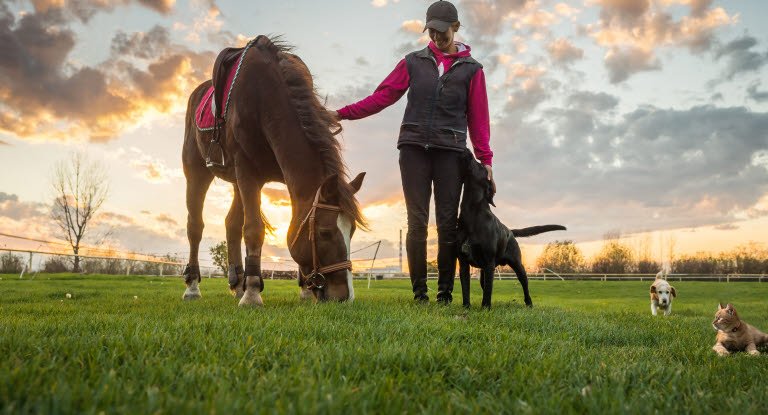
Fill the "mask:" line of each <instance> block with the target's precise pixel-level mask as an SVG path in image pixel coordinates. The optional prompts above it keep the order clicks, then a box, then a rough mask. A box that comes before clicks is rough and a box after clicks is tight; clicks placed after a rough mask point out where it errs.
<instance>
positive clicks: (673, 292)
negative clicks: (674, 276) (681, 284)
mask: <svg viewBox="0 0 768 415" xmlns="http://www.w3.org/2000/svg"><path fill="white" fill-rule="evenodd" d="M669 289H670V290H672V297H675V298H677V290H675V287H673V286H671V285H670V286H669Z"/></svg>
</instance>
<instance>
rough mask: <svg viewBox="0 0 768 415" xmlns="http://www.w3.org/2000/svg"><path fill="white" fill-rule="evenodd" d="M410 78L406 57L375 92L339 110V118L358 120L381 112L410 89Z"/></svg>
mask: <svg viewBox="0 0 768 415" xmlns="http://www.w3.org/2000/svg"><path fill="white" fill-rule="evenodd" d="M409 80H410V79H409V77H408V68H407V67H406V66H405V59H403V60H401V61H400V62H399V63H398V64H397V66H396V67H395V69H394V70H393V71H392V73H390V74H389V76H387V77H386V79H384V81H383V82H382V83H381V85H379V87H378V88H376V91H374V92H373V94H371V95H369V96H368V97H365V98H363V99H361V100H360V101H358V102H356V103H354V104H350V105H347V106H346V107H344V108H342V109H340V110H338V111H337V112H338V118H339V119H342V120H358V119H360V118H365V117H368V116H370V115H373V114H376V113H378V112H380V111H381V110H383V109H384V108H387V107H388V106H390V105H392V104H394V103H395V102H397V101H398V100H399V99H400V98H401V97H402V96H403V94H405V91H407V90H408V84H409Z"/></svg>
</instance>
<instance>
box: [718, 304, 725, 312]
mask: <svg viewBox="0 0 768 415" xmlns="http://www.w3.org/2000/svg"><path fill="white" fill-rule="evenodd" d="M724 308H725V306H724V305H723V303H720V308H718V309H717V310H718V311H720V310H722V309H724Z"/></svg>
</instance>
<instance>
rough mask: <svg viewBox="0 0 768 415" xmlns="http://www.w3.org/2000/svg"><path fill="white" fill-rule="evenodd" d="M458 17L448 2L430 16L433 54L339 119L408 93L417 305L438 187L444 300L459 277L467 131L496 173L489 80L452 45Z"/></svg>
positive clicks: (408, 196)
mask: <svg viewBox="0 0 768 415" xmlns="http://www.w3.org/2000/svg"><path fill="white" fill-rule="evenodd" d="M460 26H461V23H460V22H459V16H458V12H457V11H456V7H454V6H453V4H451V3H449V2H447V1H438V2H435V3H433V4H432V5H431V6H429V9H427V23H426V25H425V28H424V30H429V38H430V39H432V41H431V42H430V43H429V46H427V47H426V48H424V49H422V50H419V51H416V52H413V53H410V54H408V55H407V56H406V57H405V58H404V59H403V60H401V61H400V62H399V63H398V64H397V67H395V70H394V71H392V73H391V74H389V76H388V77H387V78H386V79H385V80H384V82H382V83H381V85H379V87H378V88H376V91H375V92H374V93H373V94H372V95H371V96H369V97H367V98H364V99H363V100H361V101H359V102H357V103H354V104H351V105H348V106H346V107H344V108H342V109H340V110H338V111H332V113H333V115H334V116H335V117H337V118H338V119H341V120H357V119H360V118H364V117H367V116H369V115H373V114H376V113H378V112H379V111H381V110H383V109H384V108H386V107H388V106H390V105H392V104H394V103H395V102H397V100H399V99H400V97H402V96H403V94H405V91H406V90H408V105H407V107H406V109H405V114H404V115H403V122H402V124H401V127H400V137H399V139H398V141H397V147H398V149H399V150H400V176H401V178H402V183H403V193H404V195H405V204H406V209H407V211H408V235H407V237H406V252H407V254H408V269H409V271H410V276H411V284H412V286H413V293H414V299H415V300H417V301H429V297H428V296H427V224H428V221H429V200H430V198H431V196H432V187H433V186H434V190H435V216H436V218H437V240H438V251H437V269H438V280H437V301H439V302H445V303H449V302H451V301H452V299H453V297H452V295H451V293H452V292H453V280H454V275H455V271H456V254H457V252H456V249H457V247H456V226H457V216H458V209H459V199H460V197H461V184H462V177H461V174H462V166H461V154H462V152H463V151H464V149H465V148H466V142H467V130H469V137H470V140H471V142H472V147H473V148H474V153H475V156H476V157H477V158H478V160H480V161H481V162H482V163H483V165H485V167H486V169H487V170H488V179H489V180H491V183H492V184H493V191H494V192H495V191H496V185H495V183H493V172H492V170H491V159H492V157H493V152H491V150H490V147H489V145H488V142H489V139H490V123H489V119H488V98H487V95H486V89H485V75H484V74H483V69H482V68H483V67H482V65H481V64H480V63H479V62H477V61H476V60H474V59H473V58H472V57H471V56H470V53H469V52H470V48H469V46H467V45H464V44H462V43H459V42H455V41H454V40H453V37H454V34H455V33H456V31H458V30H459V27H460Z"/></svg>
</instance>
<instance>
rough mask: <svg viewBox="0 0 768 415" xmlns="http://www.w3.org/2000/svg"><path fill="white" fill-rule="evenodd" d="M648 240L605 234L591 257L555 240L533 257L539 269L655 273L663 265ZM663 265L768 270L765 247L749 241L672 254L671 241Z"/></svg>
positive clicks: (685, 269) (706, 270) (682, 269)
mask: <svg viewBox="0 0 768 415" xmlns="http://www.w3.org/2000/svg"><path fill="white" fill-rule="evenodd" d="M647 242H648V240H646V241H645V243H643V241H641V242H640V243H634V244H633V243H632V242H631V241H627V240H623V239H621V238H620V237H619V235H618V234H612V235H607V236H606V238H605V239H604V240H603V245H602V247H601V248H600V250H599V251H598V252H597V253H596V254H595V255H594V256H593V257H592V258H585V257H584V255H583V253H582V252H581V250H580V249H579V248H578V247H577V246H576V245H575V244H574V243H573V241H570V240H564V241H554V242H551V243H549V244H547V246H546V247H545V248H544V251H543V252H542V253H541V255H539V257H538V258H537V259H536V268H537V271H539V272H544V271H547V270H548V271H552V272H556V273H558V274H569V273H596V274H655V273H657V272H659V271H661V270H662V267H663V265H665V264H662V263H661V261H660V260H658V257H656V258H654V256H653V255H652V254H651V249H650V244H649V243H647ZM666 265H667V270H668V271H669V272H670V273H673V274H765V273H768V247H766V246H765V245H764V244H761V243H757V242H749V243H746V244H743V245H739V246H737V247H736V248H734V249H731V250H727V251H722V252H719V253H711V252H697V253H695V254H682V255H675V253H674V242H672V243H671V244H670V248H669V252H668V255H667V264H666Z"/></svg>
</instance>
